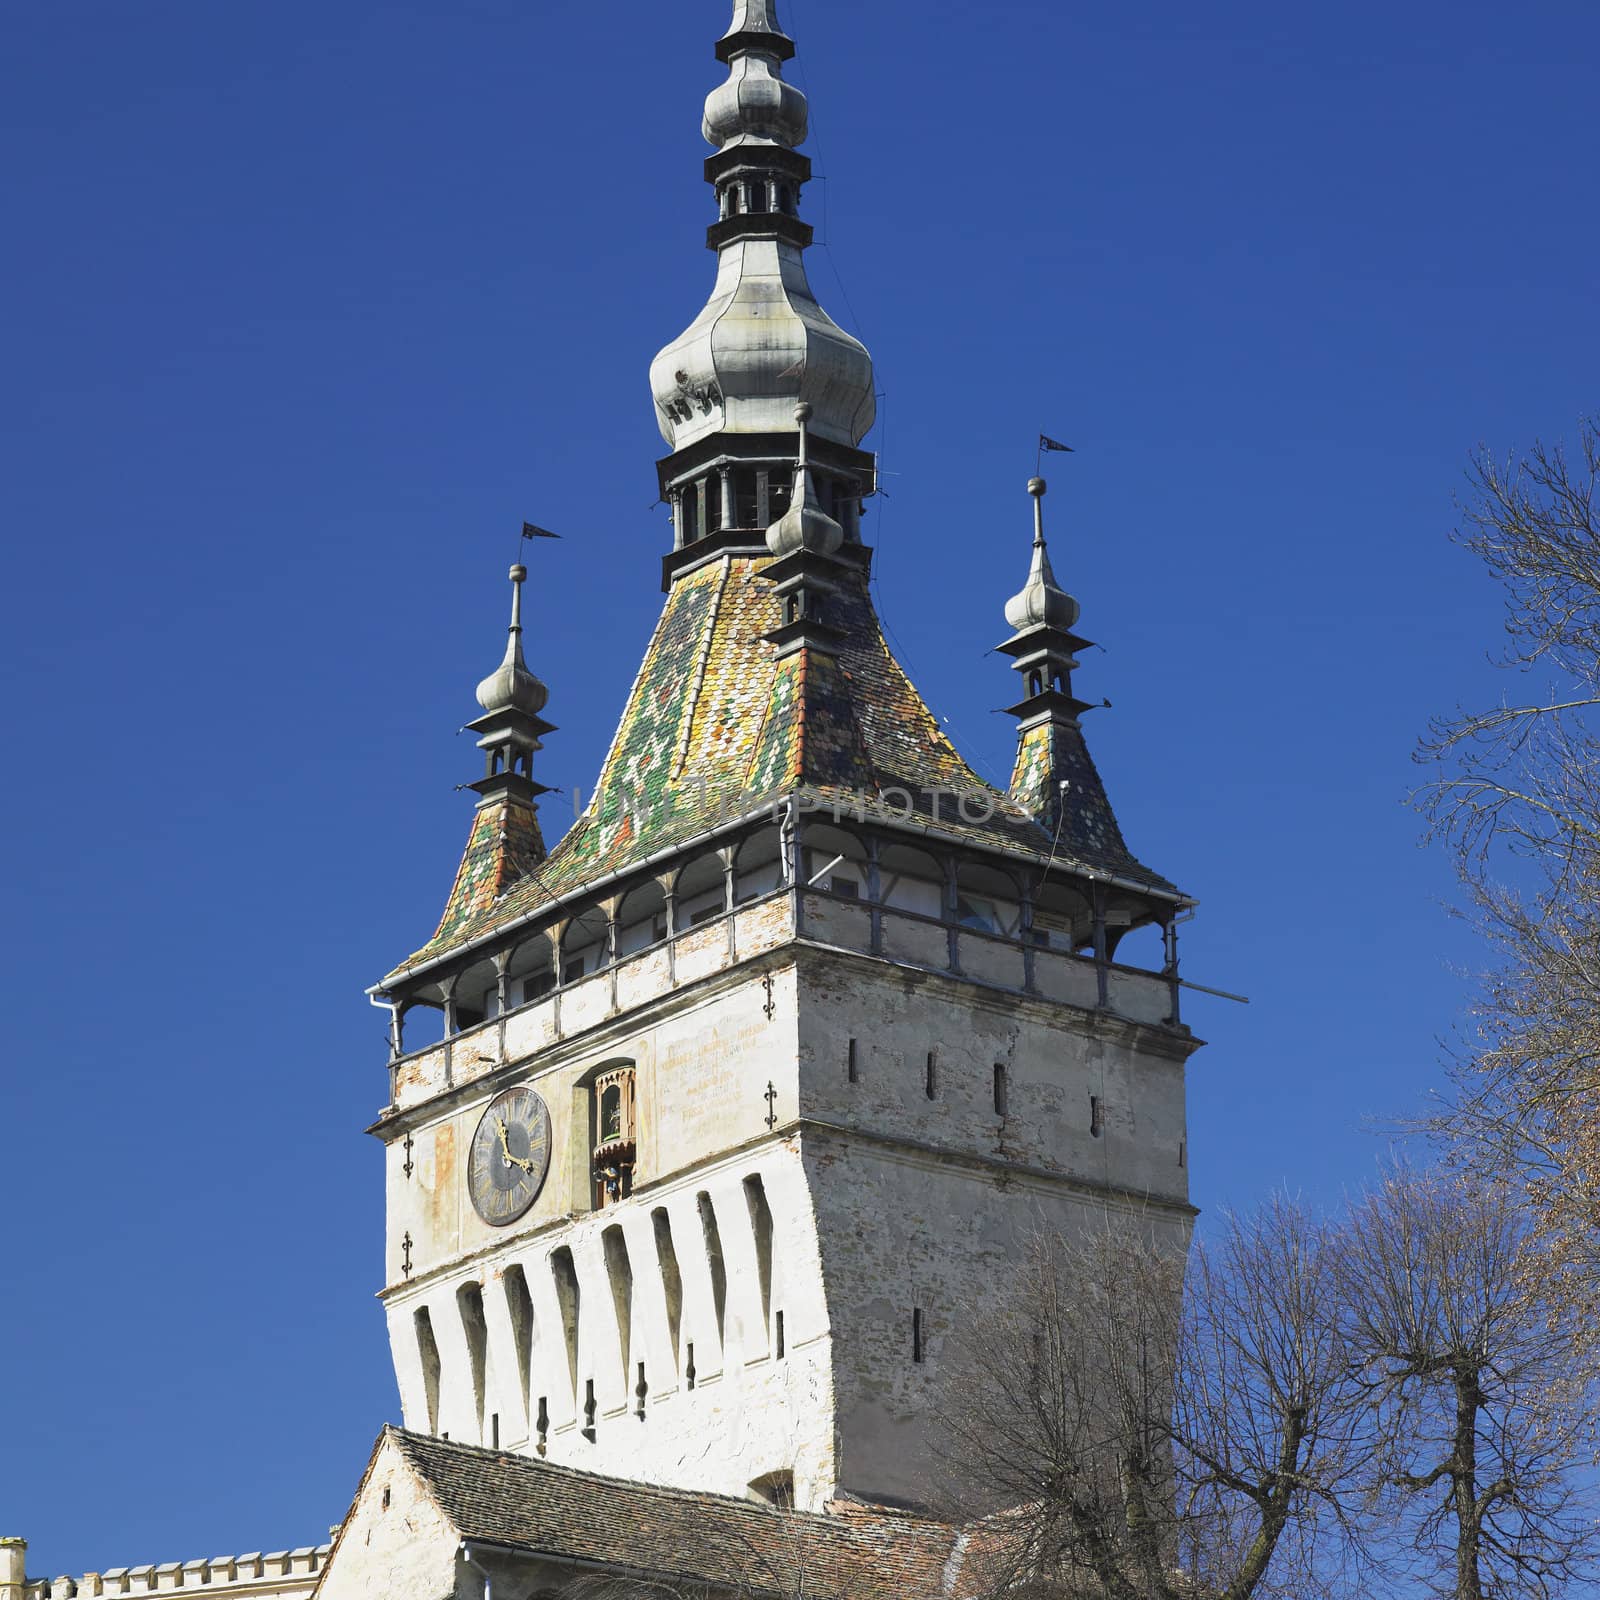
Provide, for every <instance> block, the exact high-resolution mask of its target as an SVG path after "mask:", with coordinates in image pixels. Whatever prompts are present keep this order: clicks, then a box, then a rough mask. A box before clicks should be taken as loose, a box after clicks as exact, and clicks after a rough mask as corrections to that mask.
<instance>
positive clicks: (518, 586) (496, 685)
mask: <svg viewBox="0 0 1600 1600" xmlns="http://www.w3.org/2000/svg"><path fill="white" fill-rule="evenodd" d="M527 576H528V569H527V568H526V567H525V566H523V565H522V564H521V562H518V563H517V565H516V566H514V567H513V568H512V569H511V626H510V628H509V629H508V630H507V635H508V636H507V639H506V654H505V660H503V661H502V662H501V663H500V665H499V666H498V667H496V668H495V670H494V671H493V672H491V673H490V674H489V676H488V677H487V678H485V679H484V680H483V682H482V683H480V684H479V685H478V704H479V705H480V706H482V707H483V709H484V710H485V711H509V710H516V711H525V712H527V713H528V715H529V716H537V715H538V714H539V713H540V712H541V711H543V710H544V706H545V701H546V700H548V699H549V698H550V691H549V690H548V689H547V688H545V686H544V685H543V684H542V683H541V682H540V681H539V680H538V679H537V678H536V677H534V675H533V674H532V673H531V672H529V671H528V663H527V662H526V661H524V660H523V658H522V585H523V583H524V582H525V581H526V579H527Z"/></svg>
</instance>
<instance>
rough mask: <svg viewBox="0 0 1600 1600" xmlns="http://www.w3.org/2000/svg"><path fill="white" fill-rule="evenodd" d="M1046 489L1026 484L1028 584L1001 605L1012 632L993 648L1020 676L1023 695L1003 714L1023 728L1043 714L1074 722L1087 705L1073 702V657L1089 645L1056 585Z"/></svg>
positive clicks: (1039, 481) (1073, 607)
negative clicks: (1030, 549) (1030, 550)
mask: <svg viewBox="0 0 1600 1600" xmlns="http://www.w3.org/2000/svg"><path fill="white" fill-rule="evenodd" d="M1047 487H1048V485H1047V484H1046V483H1045V481H1044V479H1043V478H1030V479H1029V480H1028V493H1029V494H1030V495H1031V496H1032V497H1033V562H1032V565H1031V566H1030V567H1029V568H1028V581H1027V582H1026V583H1025V584H1023V586H1022V588H1021V589H1019V590H1018V591H1017V593H1016V594H1014V595H1013V596H1012V597H1011V598H1010V599H1009V600H1008V601H1007V602H1006V621H1007V622H1009V623H1010V624H1011V626H1012V628H1013V629H1014V630H1015V631H1014V632H1013V633H1012V636H1011V637H1010V638H1009V639H1008V640H1006V642H1005V643H1004V644H1002V645H1000V646H999V647H998V648H999V649H1000V651H1001V652H1002V653H1003V654H1005V655H1008V656H1010V657H1011V659H1012V665H1013V666H1014V667H1015V668H1016V670H1017V671H1018V672H1020V673H1021V674H1022V679H1023V683H1024V684H1025V686H1026V689H1027V693H1026V694H1025V696H1024V697H1023V699H1022V700H1021V701H1019V702H1018V704H1016V705H1014V706H1010V707H1008V708H1007V709H1008V710H1009V711H1010V712H1011V714H1012V715H1013V716H1017V717H1021V718H1022V719H1023V721H1024V724H1028V723H1031V722H1032V721H1034V720H1036V719H1037V718H1038V717H1040V716H1042V715H1047V714H1051V715H1056V716H1062V715H1064V716H1067V717H1069V718H1071V719H1073V720H1076V718H1077V717H1078V715H1079V713H1080V712H1083V711H1086V710H1087V709H1088V702H1087V701H1083V700H1077V699H1074V698H1073V694H1072V673H1073V671H1074V669H1075V668H1076V667H1077V665H1078V661H1077V652H1078V651H1079V650H1084V649H1087V648H1088V645H1089V641H1088V640H1087V639H1080V638H1079V637H1078V636H1077V635H1076V634H1075V633H1073V632H1072V629H1073V628H1074V626H1076V624H1077V621H1078V602H1077V601H1076V600H1074V599H1073V598H1072V596H1071V595H1070V594H1068V593H1067V591H1066V590H1065V589H1063V588H1062V587H1061V585H1060V584H1059V583H1057V582H1056V575H1055V572H1054V570H1053V569H1052V567H1051V565H1050V551H1049V549H1048V548H1047V546H1046V545H1045V538H1044V496H1045V491H1046V489H1047Z"/></svg>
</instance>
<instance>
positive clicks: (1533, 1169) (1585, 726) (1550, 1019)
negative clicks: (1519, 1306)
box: [1418, 420, 1600, 1304]
mask: <svg viewBox="0 0 1600 1600" xmlns="http://www.w3.org/2000/svg"><path fill="white" fill-rule="evenodd" d="M1469 480H1470V483H1471V496H1470V498H1469V500H1468V502H1467V504H1466V505H1465V507H1464V511H1463V523H1462V526H1461V528H1460V529H1459V530H1458V532H1457V538H1458V540H1459V541H1460V542H1461V543H1463V544H1464V545H1465V546H1466V547H1467V548H1468V549H1469V550H1471V551H1473V552H1474V553H1475V554H1476V555H1478V556H1479V557H1480V558H1481V559H1482V560H1483V562H1484V563H1485V565H1486V566H1487V568H1488V570H1489V572H1490V573H1491V575H1492V576H1493V577H1494V578H1495V579H1496V580H1497V581H1498V582H1499V583H1500V584H1501V585H1502V586H1503V588H1504V590H1505V595H1506V621H1505V632H1506V650H1505V653H1504V656H1503V659H1502V664H1503V665H1505V666H1506V667H1508V668H1511V669H1514V670H1519V671H1521V672H1522V673H1524V674H1525V675H1526V676H1528V677H1529V678H1530V679H1531V680H1532V692H1530V693H1527V694H1524V695H1522V696H1521V697H1518V698H1508V699H1506V700H1505V701H1503V702H1502V703H1501V704H1499V705H1497V706H1493V707H1490V708H1488V709H1485V710H1478V711H1466V710H1461V711H1458V712H1457V713H1456V714H1455V715H1454V716H1451V717H1441V718H1438V719H1436V720H1435V721H1434V722H1433V724H1432V725H1431V726H1430V728H1429V731H1428V735H1427V737H1426V738H1425V740H1424V741H1423V743H1422V745H1421V747H1420V749H1419V751H1418V759H1419V760H1420V761H1422V762H1424V763H1425V764H1427V765H1429V766H1430V767H1431V768H1432V776H1431V777H1430V779H1429V780H1428V782H1427V783H1426V784H1425V785H1424V786H1423V788H1422V789H1421V790H1420V791H1419V794H1418V800H1419V803H1420V805H1421V806H1422V808H1423V810H1424V812H1425V814H1426V816H1427V818H1428V821H1429V826H1430V830H1431V832H1432V833H1433V834H1434V835H1435V836H1437V837H1439V838H1442V839H1443V840H1445V841H1447V842H1448V843H1449V844H1450V845H1451V846H1452V848H1453V849H1454V850H1455V851H1456V854H1457V857H1458V861H1459V864H1460V867H1461V871H1462V874H1463V878H1464V881H1465V884H1466V888H1467V894H1468V904H1469V911H1470V914H1471V915H1472V916H1473V918H1474V920H1475V921H1476V923H1477V925H1478V926H1479V928H1480V929H1481V931H1482V933H1483V934H1484V936H1485V938H1486V940H1487V941H1488V943H1489V947H1490V950H1491V952H1492V954H1493V958H1494V967H1493V970H1492V971H1491V972H1490V973H1489V974H1488V976H1487V977H1486V978H1485V980H1484V982H1483V985H1482V988H1481V991H1480V993H1479V995H1478V997H1477V1002H1476V1005H1475V1008H1474V1010H1475V1025H1474V1029H1473V1032H1472V1035H1471V1037H1469V1039H1468V1040H1467V1041H1466V1042H1465V1044H1464V1047H1463V1049H1462V1050H1461V1052H1460V1053H1459V1055H1458V1057H1457V1059H1456V1060H1455V1062H1454V1063H1453V1070H1452V1077H1453V1080H1454V1084H1455V1090H1456V1092H1455V1094H1454V1096H1453V1097H1452V1100H1451V1103H1450V1105H1449V1107H1448V1108H1447V1110H1446V1111H1445V1113H1444V1114H1443V1115H1442V1116H1440V1117H1439V1118H1437V1119H1436V1121H1435V1131H1437V1132H1440V1133H1442V1134H1444V1135H1445V1136H1446V1137H1447V1138H1448V1140H1449V1141H1450V1142H1451V1143H1452V1145H1453V1146H1454V1148H1455V1150H1456V1152H1457V1153H1458V1154H1459V1155H1460V1156H1461V1157H1462V1158H1463V1159H1464V1160H1465V1162H1466V1164H1467V1165H1468V1166H1469V1167H1470V1168H1471V1169H1472V1170H1474V1171H1476V1172H1478V1173H1480V1174H1496V1175H1502V1176H1505V1177H1507V1178H1509V1179H1511V1180H1512V1181H1514V1182H1517V1183H1518V1184H1519V1185H1520V1186H1521V1188H1522V1189H1523V1191H1524V1193H1525V1195H1526V1197H1527V1199H1528V1200H1529V1202H1530V1204H1531V1205H1532V1207H1533V1210H1534V1215H1535V1217H1536V1220H1537V1223H1538V1232H1539V1237H1540V1239H1541V1242H1542V1243H1543V1245H1544V1247H1545V1248H1544V1252H1543V1255H1542V1256H1541V1257H1540V1258H1539V1260H1538V1263H1537V1270H1538V1272H1539V1274H1540V1275H1541V1276H1542V1277H1543V1278H1544V1279H1546V1280H1553V1281H1554V1284H1555V1285H1556V1288H1557V1289H1558V1290H1559V1291H1560V1292H1564V1293H1566V1294H1567V1295H1569V1296H1570V1297H1571V1299H1572V1300H1573V1301H1574V1303H1578V1304H1581V1303H1584V1302H1590V1303H1592V1302H1593V1301H1594V1300H1595V1299H1596V1298H1597V1297H1600V1115H1597V1112H1596V1107H1597V1106H1600V504H1597V501H1596V487H1597V483H1600V430H1597V427H1596V425H1595V423H1594V421H1592V420H1590V421H1586V422H1584V423H1582V424H1581V425H1580V437H1579V447H1578V452H1577V459H1575V460H1574V459H1569V457H1568V456H1567V454H1566V453H1565V452H1564V451H1563V450H1561V449H1560V448H1547V447H1546V446H1543V445H1535V446H1534V448H1533V449H1532V450H1531V451H1530V452H1528V454H1527V455H1526V456H1525V457H1524V458H1522V459H1521V460H1514V461H1511V462H1507V463H1500V462H1497V461H1496V460H1495V458H1494V457H1493V456H1492V455H1491V454H1489V453H1488V452H1487V451H1485V452H1481V453H1480V454H1479V456H1478V457H1477V459H1476V460H1475V461H1474V462H1473V464H1472V468H1471V472H1470V474H1469Z"/></svg>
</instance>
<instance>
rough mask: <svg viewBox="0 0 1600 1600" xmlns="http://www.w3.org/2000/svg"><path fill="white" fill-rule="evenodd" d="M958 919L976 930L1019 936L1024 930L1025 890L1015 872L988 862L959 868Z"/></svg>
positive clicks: (974, 863) (999, 934)
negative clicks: (1014, 874) (1023, 902)
mask: <svg viewBox="0 0 1600 1600" xmlns="http://www.w3.org/2000/svg"><path fill="white" fill-rule="evenodd" d="M956 921H957V922H958V923H960V924H961V926H962V927H963V928H970V929H971V930H972V931H973V932H975V933H990V934H995V935H997V936H999V937H1000V938H1004V939H1016V938H1018V937H1020V936H1021V932H1022V891H1021V888H1020V886H1019V885H1018V883H1017V880H1016V879H1015V878H1014V877H1013V876H1012V875H1011V873H1009V872H1007V871H1005V870H1003V869H1002V868H999V867H993V866H990V865H988V864H987V863H984V862H975V861H963V862H962V863H961V864H960V866H958V867H957V869H956Z"/></svg>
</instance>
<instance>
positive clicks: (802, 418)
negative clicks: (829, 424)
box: [794, 400, 811, 426]
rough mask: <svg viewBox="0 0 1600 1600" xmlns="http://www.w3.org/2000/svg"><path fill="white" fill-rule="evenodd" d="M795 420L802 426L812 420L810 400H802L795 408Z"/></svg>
mask: <svg viewBox="0 0 1600 1600" xmlns="http://www.w3.org/2000/svg"><path fill="white" fill-rule="evenodd" d="M794 420H795V421H796V422H798V423H800V424H801V425H802V426H803V425H804V424H805V423H808V422H809V421H810V420H811V402H810V401H809V400H802V401H801V402H800V404H799V405H797V406H796V407H795V408H794Z"/></svg>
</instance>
